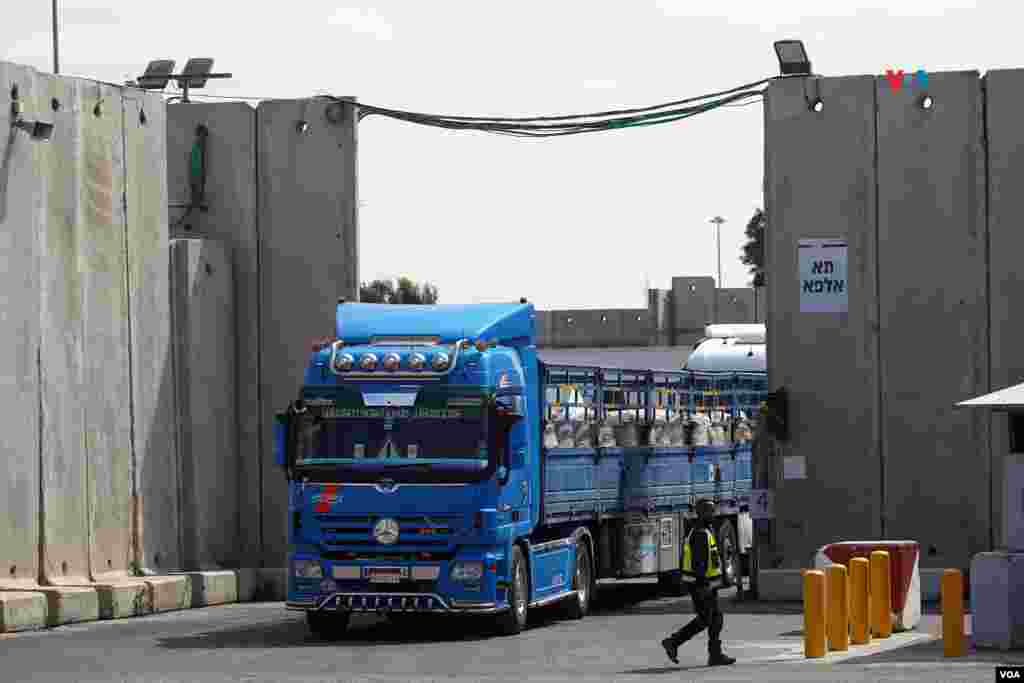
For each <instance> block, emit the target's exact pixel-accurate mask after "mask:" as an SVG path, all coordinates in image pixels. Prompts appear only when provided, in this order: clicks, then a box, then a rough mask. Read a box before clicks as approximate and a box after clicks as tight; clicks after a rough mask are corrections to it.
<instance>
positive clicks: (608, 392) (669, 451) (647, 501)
mask: <svg viewBox="0 0 1024 683" xmlns="http://www.w3.org/2000/svg"><path fill="white" fill-rule="evenodd" d="M542 378H543V390H542V391H543V400H544V403H543V407H544V410H543V415H544V420H545V426H546V425H547V424H549V423H553V422H562V421H564V420H565V419H566V418H569V417H577V418H582V420H583V421H584V422H591V423H592V424H591V426H590V427H589V429H588V428H584V427H582V426H577V427H576V428H575V429H574V431H573V433H574V436H580V435H582V437H583V439H584V441H583V442H581V441H580V440H579V439H574V441H573V445H572V447H571V448H569V447H545V448H543V463H544V465H543V468H542V477H543V484H542V488H543V492H544V495H543V500H542V504H541V505H542V519H543V521H544V523H546V524H555V523H559V522H566V521H570V520H580V519H588V518H590V519H601V518H604V517H608V516H621V515H623V514H624V513H626V512H631V511H643V512H647V513H652V512H667V511H679V510H682V511H689V510H690V508H691V506H692V504H693V502H694V500H695V499H696V498H697V497H700V496H708V497H711V498H713V499H714V500H715V501H716V502H718V503H719V506H720V508H719V510H720V514H723V515H725V514H735V513H736V512H740V511H741V510H744V509H747V507H748V505H749V494H750V489H751V475H752V472H751V455H752V454H751V442H750V441H735V440H734V439H733V437H734V436H735V434H733V433H730V434H728V441H727V443H726V444H724V445H722V444H718V445H701V446H693V445H686V444H685V443H683V444H680V445H672V446H665V445H659V444H654V445H651V444H650V443H649V441H648V437H649V430H650V428H651V426H652V425H653V424H655V422H656V420H658V421H659V422H660V420H659V418H662V417H664V419H665V420H666V422H671V421H674V420H678V419H679V418H688V417H690V416H692V415H693V414H694V413H696V412H705V413H707V412H711V411H721V412H722V413H723V414H724V415H725V416H726V417H727V418H728V423H729V424H732V421H733V419H734V418H736V417H737V416H739V415H740V413H744V414H745V415H746V416H747V417H752V416H755V415H756V414H757V411H758V409H759V407H760V405H761V403H762V402H763V401H764V399H765V397H766V394H767V380H766V377H765V375H764V373H756V372H746V373H735V372H699V371H690V370H682V371H648V370H622V369H606V368H597V367H587V366H570V365H547V364H544V365H543V372H542ZM624 416H628V421H627V423H628V424H631V425H632V427H627V426H625V425H624V424H623V422H624V420H623V417H624ZM609 419H610V421H611V422H612V423H613V425H612V428H613V429H614V430H616V431H617V432H618V433H617V435H616V436H617V437H618V436H620V435H622V434H624V433H627V432H629V431H630V430H635V434H636V439H637V441H636V444H635V445H627V446H624V445H622V444H621V443H620V442H617V444H618V445H616V446H614V447H609V446H601V445H600V444H599V442H598V439H597V436H598V435H597V428H596V427H594V426H593V423H595V422H601V421H604V422H606V423H607V422H608V421H609ZM732 431H733V430H732V429H730V432H732Z"/></svg>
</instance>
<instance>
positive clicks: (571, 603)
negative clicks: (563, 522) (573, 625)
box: [563, 536, 594, 619]
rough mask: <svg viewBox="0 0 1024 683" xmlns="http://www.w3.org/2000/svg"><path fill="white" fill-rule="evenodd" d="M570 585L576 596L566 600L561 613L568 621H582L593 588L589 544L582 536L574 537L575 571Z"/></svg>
mask: <svg viewBox="0 0 1024 683" xmlns="http://www.w3.org/2000/svg"><path fill="white" fill-rule="evenodd" d="M572 584H573V588H574V589H575V590H576V595H573V596H570V597H569V598H568V599H566V601H565V608H564V610H563V611H564V613H565V616H566V617H568V618H569V619H582V618H583V617H585V616H587V612H589V611H590V599H591V598H592V597H593V588H594V562H593V560H592V559H591V556H590V544H588V543H587V542H586V541H585V540H584V539H583V537H582V536H577V537H576V571H574V572H573V579H572Z"/></svg>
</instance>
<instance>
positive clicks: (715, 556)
mask: <svg viewBox="0 0 1024 683" xmlns="http://www.w3.org/2000/svg"><path fill="white" fill-rule="evenodd" d="M694 532H701V533H706V534H707V535H708V566H707V569H706V570H705V571H704V578H705V579H706V580H707V583H708V585H711V586H715V585H719V584H721V583H722V556H721V555H720V554H719V552H718V543H716V542H715V535H714V534H713V533H712V532H711V530H710V529H703V528H696V529H691V530H690V533H688V534H687V535H686V542H685V543H684V544H683V568H682V574H683V581H688V582H690V583H694V582H696V581H697V574H696V573H695V572H694V569H693V550H692V549H691V548H690V538H691V537H693V534H694Z"/></svg>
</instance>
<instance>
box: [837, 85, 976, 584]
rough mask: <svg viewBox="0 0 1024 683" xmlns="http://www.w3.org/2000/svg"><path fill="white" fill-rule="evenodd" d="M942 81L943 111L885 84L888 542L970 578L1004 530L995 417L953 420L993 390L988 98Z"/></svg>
mask: <svg viewBox="0 0 1024 683" xmlns="http://www.w3.org/2000/svg"><path fill="white" fill-rule="evenodd" d="M928 80H929V84H928V92H929V94H930V95H932V96H933V97H934V98H935V102H936V107H935V108H933V109H931V110H925V109H922V108H921V107H920V106H919V105H918V100H919V99H920V94H919V93H918V92H917V91H915V90H913V89H903V90H901V91H897V92H891V91H890V89H889V86H888V84H886V83H885V82H884V81H885V79H882V78H880V79H878V80H877V81H876V84H875V87H876V89H877V95H876V97H877V102H878V104H877V116H878V160H877V164H878V171H877V172H878V263H877V268H878V280H879V283H880V284H879V290H878V297H879V310H880V319H879V323H880V325H881V350H880V354H879V357H878V358H879V360H880V365H879V370H880V377H881V385H880V388H881V402H882V403H881V405H882V432H881V437H882V456H883V462H884V473H885V477H884V489H883V493H882V495H883V497H882V504H883V514H884V517H885V526H884V528H883V529H882V535H883V536H884V537H886V538H910V539H913V540H916V541H918V542H919V543H920V544H921V550H922V553H923V555H924V557H923V563H927V565H929V566H949V567H961V568H966V566H967V562H968V561H969V559H970V557H971V556H972V555H974V554H975V553H977V552H981V551H983V550H987V549H988V547H989V521H990V520H989V506H988V505H987V504H986V503H987V501H988V498H989V495H988V493H989V467H990V459H991V452H990V449H989V430H988V423H987V420H988V418H987V416H985V415H984V414H982V413H980V412H978V411H964V410H956V409H954V408H953V405H954V404H955V403H957V402H959V401H963V400H965V399H968V398H972V397H974V396H978V395H981V394H984V393H986V392H987V391H988V390H989V383H988V333H987V317H988V310H987V302H986V226H985V213H984V208H985V207H984V187H985V177H984V163H985V162H984V156H983V153H982V148H981V140H982V135H983V127H982V118H981V116H982V103H981V90H980V82H979V78H978V74H977V72H973V71H972V72H955V73H933V74H929V79H928ZM853 287H855V285H852V284H851V295H852V293H853ZM817 343H818V344H819V345H820V344H821V340H820V339H818V340H817ZM830 466H831V463H830ZM949 529H956V530H957V531H956V533H954V534H950V533H949V532H948V530H949Z"/></svg>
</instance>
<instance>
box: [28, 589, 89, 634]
mask: <svg viewBox="0 0 1024 683" xmlns="http://www.w3.org/2000/svg"><path fill="white" fill-rule="evenodd" d="M33 590H34V591H38V592H39V593H41V594H43V595H44V596H45V597H46V625H47V626H63V625H65V624H78V623H81V622H84V621H97V620H98V619H99V618H100V602H99V594H98V593H97V592H96V589H95V588H78V587H72V586H40V587H39V588H35V589H33Z"/></svg>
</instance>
